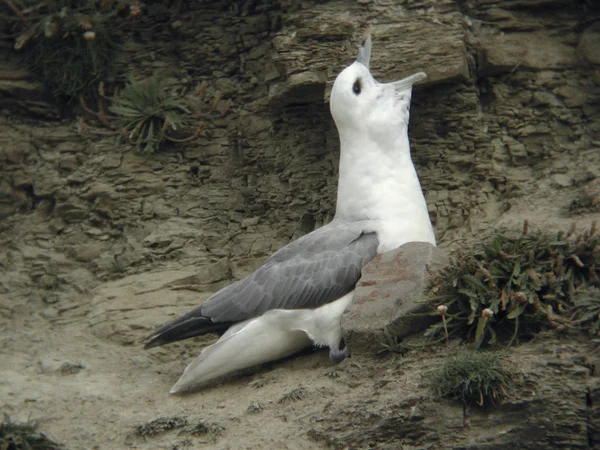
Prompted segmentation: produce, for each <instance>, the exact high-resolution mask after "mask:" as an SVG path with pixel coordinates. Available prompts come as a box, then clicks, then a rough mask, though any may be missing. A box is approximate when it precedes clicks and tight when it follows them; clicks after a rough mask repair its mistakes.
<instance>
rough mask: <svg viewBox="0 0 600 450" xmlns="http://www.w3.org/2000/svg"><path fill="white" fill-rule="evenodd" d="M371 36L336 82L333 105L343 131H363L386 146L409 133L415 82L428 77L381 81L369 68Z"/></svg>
mask: <svg viewBox="0 0 600 450" xmlns="http://www.w3.org/2000/svg"><path fill="white" fill-rule="evenodd" d="M370 57H371V37H370V36H369V37H367V39H366V40H365V42H364V44H363V45H362V46H361V48H360V50H359V54H358V58H357V59H356V62H354V63H353V64H352V65H350V66H348V67H346V69H344V70H343V71H342V73H340V74H339V75H338V77H337V78H336V80H335V83H334V84H333V89H332V91H331V98H330V104H329V107H330V109H331V115H332V116H333V120H335V124H336V126H337V129H338V131H339V133H340V137H343V136H344V135H349V136H352V135H354V134H355V133H357V134H358V133H360V135H362V136H365V135H366V136H369V137H370V138H371V139H372V140H373V141H376V142H377V141H382V140H384V141H389V140H392V142H391V143H390V142H380V143H381V144H383V145H384V146H385V145H386V144H388V145H389V144H393V141H395V140H397V139H398V138H399V137H402V136H404V135H406V130H407V128H408V119H409V108H410V98H411V92H412V86H413V84H415V83H418V82H419V81H422V80H424V79H425V78H427V75H426V74H425V73H424V72H419V73H416V74H414V75H411V76H409V77H407V78H404V79H403V80H400V81H396V82H393V83H378V82H377V81H375V79H374V78H373V76H372V75H371V73H370V72H369V60H370Z"/></svg>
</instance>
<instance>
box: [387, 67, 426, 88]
mask: <svg viewBox="0 0 600 450" xmlns="http://www.w3.org/2000/svg"><path fill="white" fill-rule="evenodd" d="M426 78H427V74H426V73H425V72H418V73H415V74H414V75H411V76H409V77H406V78H404V79H403V80H400V81H394V82H393V83H389V85H390V86H393V87H394V89H395V90H396V91H398V92H401V91H405V90H407V89H410V88H411V87H412V86H413V84H416V83H420V82H421V81H423V80H425V79H426Z"/></svg>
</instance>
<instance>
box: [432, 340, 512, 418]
mask: <svg viewBox="0 0 600 450" xmlns="http://www.w3.org/2000/svg"><path fill="white" fill-rule="evenodd" d="M512 381H513V376H512V372H511V371H510V370H508V369H507V368H506V367H505V362H504V360H503V357H502V356H500V355H499V354H498V353H492V352H483V353H482V352H471V351H465V352H463V353H462V354H460V355H458V356H455V357H451V358H449V359H448V360H447V361H446V363H445V364H444V366H443V367H442V368H441V370H440V371H439V372H438V373H437V375H436V376H435V378H434V383H435V389H436V390H437V392H438V394H439V395H440V396H441V397H446V398H450V399H453V400H458V401H460V402H461V403H463V404H464V405H465V406H468V405H471V404H473V403H477V404H478V405H479V406H489V405H495V404H497V403H499V402H500V401H501V400H502V399H503V398H505V397H506V396H507V392H506V391H507V390H510V389H511V386H512Z"/></svg>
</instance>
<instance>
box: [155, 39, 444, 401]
mask: <svg viewBox="0 0 600 450" xmlns="http://www.w3.org/2000/svg"><path fill="white" fill-rule="evenodd" d="M370 55H371V38H370V37H368V38H367V39H366V41H365V43H364V44H363V45H362V47H361V48H360V51H359V55H358V58H357V60H356V62H354V63H353V64H352V65H350V66H349V67H347V68H346V69H344V70H343V71H342V72H341V73H340V74H339V75H338V77H337V78H336V80H335V83H334V85H333V89H332V91H331V99H330V109H331V114H332V116H333V119H334V121H335V124H336V126H337V129H338V132H339V136H340V145H341V151H340V175H339V183H338V197H337V208H336V213H335V217H334V219H333V221H332V222H331V223H329V224H328V225H325V226H323V227H322V228H319V229H317V230H315V231H313V232H311V233H309V234H307V235H305V236H303V237H301V238H300V239H298V240H296V241H294V242H292V243H291V244H289V245H287V246H285V247H283V248H282V249H280V250H278V251H277V252H276V253H275V254H273V256H271V257H270V258H269V259H268V260H267V261H266V262H265V264H264V265H262V266H261V267H260V268H259V269H258V270H256V272H254V273H253V274H251V275H250V276H248V277H247V278H244V279H243V280H240V281H238V282H236V283H233V284H231V285H229V286H227V287H225V288H223V289H221V290H220V291H218V292H216V293H215V294H213V295H212V296H211V297H210V298H209V299H208V300H207V301H206V302H205V303H203V304H202V305H200V306H199V307H198V308H196V309H194V310H192V311H190V312H188V313H186V314H184V315H183V316H181V317H179V318H177V319H175V320H174V321H172V322H170V323H167V324H166V325H164V326H162V327H161V328H159V329H158V330H156V331H155V332H154V333H152V334H151V335H149V336H148V337H147V338H146V345H145V348H152V347H156V346H159V345H163V344H167V343H170V342H174V341H178V340H182V339H187V338H191V337H193V336H198V335H202V334H205V333H211V332H217V333H222V332H224V334H223V335H222V336H221V338H220V339H219V340H218V341H217V342H216V343H214V344H213V345H210V346H208V347H206V348H204V349H203V350H202V352H201V353H200V355H199V356H198V357H197V358H196V359H194V360H193V361H192V362H191V363H190V364H189V365H188V366H187V367H186V369H185V371H184V373H183V375H182V376H181V378H180V379H179V380H178V381H177V383H176V384H175V385H174V386H173V388H172V389H171V391H170V392H171V393H172V394H176V393H181V392H184V391H188V390H190V389H193V388H196V387H199V386H200V385H202V384H204V383H205V382H207V381H209V380H212V379H214V378H217V377H220V376H223V375H226V374H229V373H232V372H235V371H238V370H241V369H244V368H247V367H251V366H254V365H257V364H261V363H265V362H268V361H273V360H276V359H280V358H283V357H285V356H289V355H291V354H294V353H296V352H298V351H300V350H302V349H304V348H307V347H310V346H311V345H316V346H328V347H329V354H330V357H331V359H332V360H333V361H334V362H340V361H342V360H343V359H344V358H345V357H346V356H348V355H349V350H348V349H347V348H346V345H345V343H344V341H343V339H342V329H341V325H340V319H341V316H342V313H343V312H344V310H345V309H346V308H347V307H348V305H349V304H350V303H351V302H352V299H353V297H354V287H355V285H356V283H357V281H358V279H359V278H360V274H361V270H362V268H363V266H364V265H365V264H367V263H368V262H369V261H370V260H371V259H373V258H374V257H375V255H376V254H377V253H383V252H387V251H389V250H393V249H395V248H398V247H400V246H401V245H402V244H404V243H407V242H412V241H422V242H430V243H432V244H433V245H435V236H434V232H433V228H432V226H431V222H430V219H429V214H428V211H427V205H426V203H425V198H424V197H423V192H422V190H421V185H420V183H419V179H418V177H417V173H416V171H415V168H414V166H413V163H412V160H411V157H410V146H409V141H408V120H409V107H410V99H411V93H412V86H413V84H415V83H417V82H419V81H422V80H424V79H425V78H426V75H425V73H423V72H420V73H417V74H415V75H412V76H409V77H408V78H405V79H403V80H401V81H397V82H394V83H387V84H382V83H378V82H377V81H375V79H374V78H373V77H372V76H371V73H370V72H369V60H370Z"/></svg>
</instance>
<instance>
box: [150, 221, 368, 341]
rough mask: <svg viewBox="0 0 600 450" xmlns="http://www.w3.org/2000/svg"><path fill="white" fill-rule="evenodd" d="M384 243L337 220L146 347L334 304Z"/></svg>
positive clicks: (177, 321) (155, 336)
mask: <svg viewBox="0 0 600 450" xmlns="http://www.w3.org/2000/svg"><path fill="white" fill-rule="evenodd" d="M378 244H379V241H378V239H377V235H376V234H375V233H363V226H362V224H360V223H347V224H344V223H339V222H336V221H334V222H332V223H330V224H329V225H326V226H324V227H322V228H319V229H317V230H315V231H313V232H312V233H310V234H308V235H306V236H303V237H301V238H300V239H298V240H296V241H294V242H292V243H291V244H289V245H287V246H285V247H283V248H282V249H280V250H279V251H277V252H276V253H274V254H273V255H272V256H271V257H270V258H269V259H268V260H267V261H266V262H265V263H264V264H263V265H262V266H261V267H260V268H259V269H258V270H256V271H255V272H254V273H253V274H251V275H249V276H248V277H246V278H244V279H243V280H240V281H238V282H236V283H233V284H231V285H229V286H226V287H225V288H223V289H221V290H220V291H218V292H216V293H215V294H213V295H212V296H211V297H209V299H208V300H207V301H206V302H205V303H204V304H202V305H201V306H199V307H198V308H196V309H194V310H192V311H190V312H188V313H186V314H184V315H183V316H181V317H179V318H177V319H175V320H174V321H173V322H171V323H168V324H166V325H164V326H163V327H161V328H159V329H158V330H156V331H155V332H154V333H152V334H151V335H150V336H148V338H146V340H147V343H146V348H150V347H154V346H157V345H162V344H165V343H167V342H173V341H176V340H180V339H187V338H189V337H192V336H197V335H200V334H204V333H207V332H211V331H214V330H215V329H220V327H219V326H220V325H223V326H225V327H228V326H229V325H230V324H231V323H234V322H240V321H243V320H247V319H250V318H252V317H256V316H260V315H262V314H264V313H265V312H266V311H268V310H271V309H304V308H316V307H319V306H321V305H324V304H326V303H329V302H331V301H334V300H336V299H338V298H340V297H341V296H343V295H345V294H347V293H348V292H350V291H351V290H352V289H354V286H355V285H356V282H357V281H358V279H359V278H360V274H361V270H362V268H363V267H364V265H365V264H366V263H367V262H369V261H370V260H371V259H373V258H374V257H375V255H376V254H377V246H378ZM178 329H180V330H181V331H182V332H181V333H179V332H178ZM179 335H181V337H178V336H179ZM161 336H162V338H161ZM164 338H168V340H167V341H166V342H164V341H165V339H164Z"/></svg>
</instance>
